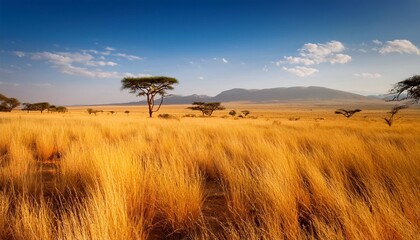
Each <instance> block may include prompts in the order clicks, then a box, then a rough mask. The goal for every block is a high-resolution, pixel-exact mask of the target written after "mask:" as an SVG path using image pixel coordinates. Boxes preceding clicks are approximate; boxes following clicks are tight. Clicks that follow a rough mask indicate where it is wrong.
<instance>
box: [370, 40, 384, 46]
mask: <svg viewBox="0 0 420 240" xmlns="http://www.w3.org/2000/svg"><path fill="white" fill-rule="evenodd" d="M372 42H373V43H374V44H376V45H382V44H383V43H382V42H381V41H379V40H378V39H375V40H372Z"/></svg>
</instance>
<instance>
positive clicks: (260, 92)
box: [118, 86, 378, 105]
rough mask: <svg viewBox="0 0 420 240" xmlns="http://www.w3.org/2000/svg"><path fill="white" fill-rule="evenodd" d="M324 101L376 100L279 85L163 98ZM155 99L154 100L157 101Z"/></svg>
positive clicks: (177, 100) (180, 100) (185, 100)
mask: <svg viewBox="0 0 420 240" xmlns="http://www.w3.org/2000/svg"><path fill="white" fill-rule="evenodd" d="M312 100H313V101H317V100H321V101H325V100H358V101H374V100H378V98H376V97H372V96H362V95H359V94H354V93H350V92H345V91H340V90H335V89H330V88H325V87H314V86H311V87H287V88H286V87H279V88H268V89H243V88H234V89H230V90H226V91H223V92H221V93H219V94H217V95H216V96H214V97H211V96H207V95H197V94H193V95H188V96H179V95H172V96H168V97H166V98H165V99H164V103H165V104H191V103H192V102H249V103H276V102H288V101H312ZM159 101H160V99H156V100H155V102H159ZM143 104H146V101H138V102H129V103H121V104H118V105H143Z"/></svg>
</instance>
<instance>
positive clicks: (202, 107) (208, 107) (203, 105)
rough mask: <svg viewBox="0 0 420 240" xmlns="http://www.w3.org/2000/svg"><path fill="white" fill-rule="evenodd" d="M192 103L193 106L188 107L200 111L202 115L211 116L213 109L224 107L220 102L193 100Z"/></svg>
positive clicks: (222, 108)
mask: <svg viewBox="0 0 420 240" xmlns="http://www.w3.org/2000/svg"><path fill="white" fill-rule="evenodd" d="M192 105H194V106H192V107H188V109H191V110H195V111H201V112H202V113H203V116H211V115H212V114H213V112H214V111H216V110H224V109H225V107H223V106H222V105H221V103H220V102H193V103H192Z"/></svg>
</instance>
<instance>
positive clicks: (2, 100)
mask: <svg viewBox="0 0 420 240" xmlns="http://www.w3.org/2000/svg"><path fill="white" fill-rule="evenodd" d="M19 105H20V102H19V100H17V99H16V98H8V97H6V96H4V95H3V94H0V111H2V112H11V111H12V110H13V109H14V108H16V107H18V106H19Z"/></svg>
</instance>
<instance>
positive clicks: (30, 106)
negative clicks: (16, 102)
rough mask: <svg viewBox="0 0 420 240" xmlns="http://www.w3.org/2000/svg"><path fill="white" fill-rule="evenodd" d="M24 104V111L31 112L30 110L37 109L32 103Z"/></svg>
mask: <svg viewBox="0 0 420 240" xmlns="http://www.w3.org/2000/svg"><path fill="white" fill-rule="evenodd" d="M22 105H23V108H22V111H27V112H28V113H29V111H34V110H35V108H34V106H33V104H32V103H22Z"/></svg>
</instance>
